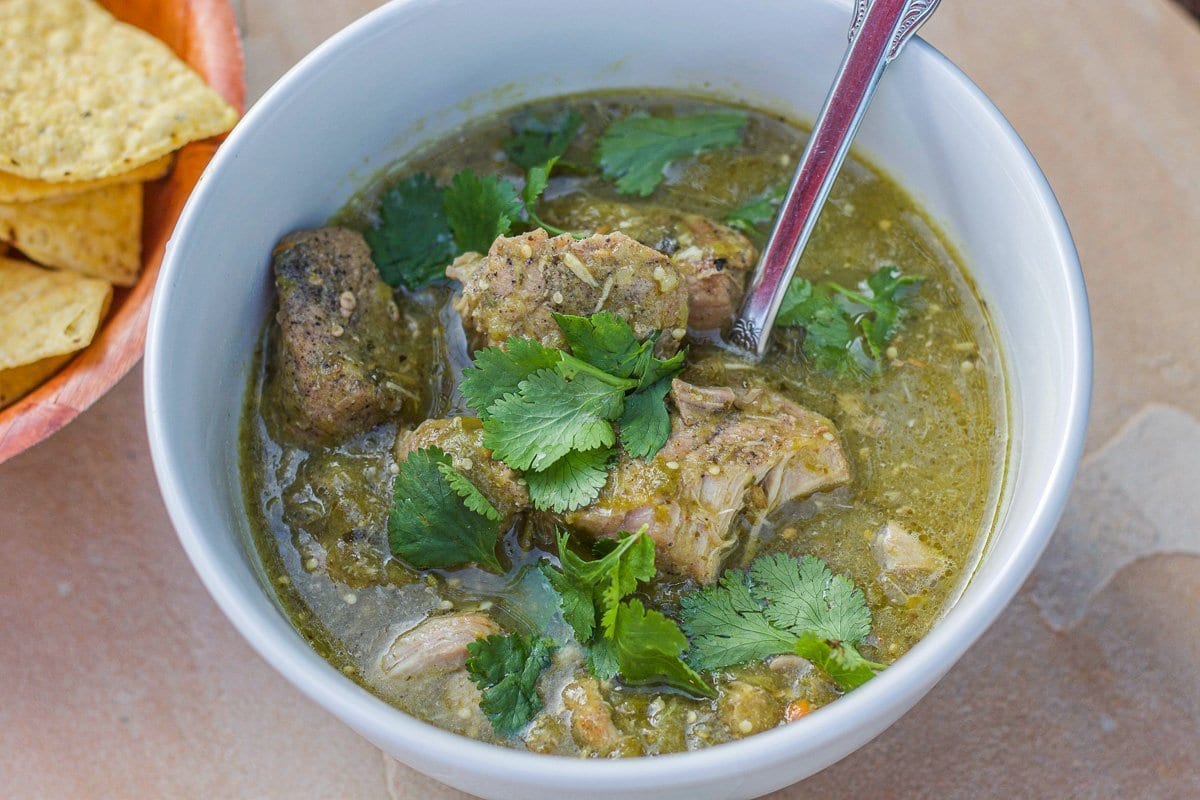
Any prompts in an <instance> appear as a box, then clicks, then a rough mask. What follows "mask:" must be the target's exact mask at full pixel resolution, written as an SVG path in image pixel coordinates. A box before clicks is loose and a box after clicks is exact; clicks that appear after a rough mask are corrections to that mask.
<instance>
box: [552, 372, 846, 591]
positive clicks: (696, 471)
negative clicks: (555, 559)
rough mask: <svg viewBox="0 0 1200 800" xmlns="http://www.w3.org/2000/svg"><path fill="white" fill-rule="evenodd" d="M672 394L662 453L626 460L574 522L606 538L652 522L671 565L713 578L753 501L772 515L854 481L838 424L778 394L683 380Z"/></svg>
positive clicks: (661, 556)
mask: <svg viewBox="0 0 1200 800" xmlns="http://www.w3.org/2000/svg"><path fill="white" fill-rule="evenodd" d="M671 398H672V400H673V402H674V405H675V410H674V411H673V412H672V413H671V435H670V437H669V438H668V439H667V443H666V445H665V446H664V447H663V449H662V450H660V451H659V453H658V455H657V456H655V457H654V458H653V459H651V460H650V461H649V462H646V461H641V460H638V459H630V458H628V457H626V456H622V457H621V458H620V460H619V461H618V462H617V466H616V468H615V469H614V470H613V472H612V473H611V475H610V476H609V479H608V483H607V484H606V485H605V487H604V489H603V490H602V491H601V493H600V497H599V498H598V499H597V500H596V502H595V503H593V504H592V505H590V506H587V507H585V508H582V509H580V510H579V511H576V512H573V513H572V514H570V515H569V516H568V517H567V522H568V523H569V524H570V525H573V526H574V527H576V528H578V529H580V530H583V531H587V532H590V533H592V534H594V535H597V536H608V537H612V536H616V535H617V534H618V533H619V532H620V531H636V530H638V529H639V528H640V527H641V526H642V525H647V526H649V527H648V532H649V534H650V536H651V538H653V539H654V542H655V545H656V547H657V550H658V563H659V565H660V566H661V567H662V568H663V569H664V570H665V571H667V572H669V573H672V574H676V575H681V576H687V577H692V578H695V579H696V580H698V581H700V582H702V583H711V582H712V581H713V580H715V579H716V577H717V575H718V573H719V572H720V569H721V563H722V562H723V561H724V559H725V556H726V555H727V554H728V553H729V551H730V550H731V549H732V548H733V546H734V545H735V544H736V536H735V535H734V533H733V525H734V521H735V520H736V518H737V516H738V515H739V514H740V513H741V512H742V511H743V509H745V508H746V507H747V506H748V505H753V507H754V509H755V511H756V512H757V513H762V514H768V513H770V512H771V511H773V510H774V509H776V508H778V507H779V506H780V505H782V504H783V503H786V502H787V501H789V500H794V499H799V498H803V497H807V496H808V495H811V494H813V493H815V492H820V491H826V490H829V489H833V488H835V487H837V486H840V485H841V484H844V483H846V482H847V481H848V480H849V479H850V469H849V465H848V464H847V462H846V457H845V454H844V453H843V452H842V447H841V444H840V443H839V441H838V436H837V432H836V430H835V429H834V427H833V423H832V422H830V421H829V420H828V419H826V418H825V417H823V416H821V415H820V414H817V413H815V412H813V411H809V410H808V409H805V408H802V407H800V406H798V405H797V404H795V403H793V402H792V401H790V400H788V399H787V398H786V397H783V396H782V395H780V394H778V393H776V392H772V391H770V390H768V389H765V388H763V387H760V386H752V387H750V388H726V387H700V386H693V385H691V384H689V383H686V382H684V381H681V380H678V379H677V380H675V381H674V383H673V384H672V388H671Z"/></svg>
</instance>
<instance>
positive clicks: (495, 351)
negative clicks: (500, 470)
mask: <svg viewBox="0 0 1200 800" xmlns="http://www.w3.org/2000/svg"><path fill="white" fill-rule="evenodd" d="M560 356H561V353H559V351H557V350H552V349H550V348H548V347H544V346H543V345H542V344H541V343H540V342H538V341H537V340H536V339H524V338H516V337H513V338H511V339H509V340H508V341H507V342H506V343H505V345H504V349H503V350H501V349H500V348H499V347H488V348H486V349H484V350H477V351H476V352H475V355H474V362H473V363H472V364H471V366H470V367H467V368H466V369H464V370H463V374H462V383H460V384H459V391H460V392H462V396H463V397H464V398H465V399H466V401H467V403H469V404H470V406H471V408H473V409H475V412H476V413H477V414H479V418H480V419H482V420H487V419H488V418H490V417H491V407H492V405H493V404H494V403H495V402H496V401H497V400H499V399H500V398H502V397H504V396H505V395H509V394H516V393H517V391H518V388H519V387H520V385H521V381H523V380H525V379H526V378H528V377H529V376H530V375H532V374H533V373H535V372H537V371H538V370H541V369H554V366H555V365H556V364H558V361H559V357H560Z"/></svg>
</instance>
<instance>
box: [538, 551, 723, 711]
mask: <svg viewBox="0 0 1200 800" xmlns="http://www.w3.org/2000/svg"><path fill="white" fill-rule="evenodd" d="M569 541H570V540H569V537H568V535H567V534H566V533H563V532H560V533H559V534H558V558H559V566H557V567H555V566H552V565H550V564H548V563H545V564H543V565H542V571H543V572H544V573H545V575H546V578H547V580H548V581H549V582H550V585H551V586H552V587H554V589H555V590H556V591H557V592H558V594H559V597H560V599H561V603H562V611H563V618H564V619H565V620H566V621H567V624H568V625H570V626H571V628H572V630H574V632H575V638H576V639H577V640H578V641H579V643H580V644H582V645H584V646H585V647H587V648H588V667H589V668H590V669H591V671H592V672H593V674H595V675H596V676H597V677H600V678H604V679H608V678H613V677H615V676H616V675H617V674H620V675H621V677H622V679H623V680H624V681H625V682H626V683H629V684H631V685H640V684H648V683H665V684H667V685H669V686H672V687H674V688H676V689H679V690H681V691H684V692H688V693H689V694H693V695H697V696H703V697H713V696H714V692H713V690H712V687H710V686H709V685H708V684H707V683H706V682H705V681H704V679H703V678H701V677H700V675H698V674H697V673H696V672H695V670H693V669H692V668H691V667H689V666H688V665H687V664H686V663H685V662H684V661H683V660H682V658H681V657H680V655H681V653H683V651H684V650H685V649H687V644H688V642H687V638H686V637H685V636H684V635H683V632H682V631H681V630H680V629H679V626H678V625H676V624H675V623H674V622H673V621H672V620H670V619H668V618H667V617H666V616H664V615H663V614H661V613H660V612H658V611H654V610H652V609H647V608H646V607H645V606H643V605H642V603H641V601H640V600H637V599H635V598H629V595H631V594H632V593H633V592H634V591H636V590H637V587H638V584H639V583H641V582H644V581H648V580H651V579H652V578H653V577H654V540H653V539H651V538H650V537H649V536H648V535H647V534H646V530H645V528H643V529H642V530H640V531H638V532H637V533H632V534H631V533H622V534H621V536H620V538H619V539H618V540H616V541H615V542H613V541H612V540H602V542H604V543H606V544H607V547H608V549H607V551H602V554H600V555H599V557H597V558H594V559H585V558H582V557H581V556H579V555H577V554H576V553H575V552H574V551H572V550H571V549H570V546H569ZM598 544H599V543H598Z"/></svg>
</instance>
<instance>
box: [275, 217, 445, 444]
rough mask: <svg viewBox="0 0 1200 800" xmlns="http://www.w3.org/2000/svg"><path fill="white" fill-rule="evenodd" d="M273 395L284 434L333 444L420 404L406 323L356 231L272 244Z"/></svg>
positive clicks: (291, 237) (298, 235) (300, 235)
mask: <svg viewBox="0 0 1200 800" xmlns="http://www.w3.org/2000/svg"><path fill="white" fill-rule="evenodd" d="M273 256H274V268H275V288H276V290H277V291H278V293H279V303H278V313H277V314H276V316H275V319H276V322H277V323H278V325H279V330H278V334H277V336H276V343H275V347H276V349H275V364H274V369H275V375H274V380H273V384H274V387H273V388H274V391H276V392H277V394H278V397H279V401H280V404H281V405H282V407H283V409H284V413H282V414H281V415H280V419H282V420H286V422H285V425H286V426H287V429H288V430H287V433H288V434H289V435H291V436H292V437H294V438H297V439H300V440H301V441H304V442H309V443H332V442H336V441H338V440H339V439H342V438H345V437H346V436H349V435H351V434H354V433H358V432H361V431H364V430H367V429H368V428H371V427H372V426H374V425H376V424H377V423H379V422H382V421H384V420H386V419H391V418H394V417H400V416H408V415H411V414H414V413H416V412H418V411H419V409H420V405H421V383H422V381H421V375H420V369H419V364H417V363H416V361H417V359H415V358H413V357H411V354H410V353H409V348H407V347H406V344H405V338H406V335H407V334H408V332H409V331H408V328H407V326H406V325H405V324H404V323H403V322H402V321H401V316H400V310H399V309H398V308H397V306H396V303H395V302H394V301H393V299H392V291H391V289H390V288H389V287H388V286H387V284H385V283H384V282H383V281H382V280H381V279H380V277H379V272H378V271H377V270H376V269H375V265H374V263H372V261H371V251H370V248H369V247H368V246H367V243H366V241H365V240H364V239H363V237H362V234H360V233H358V232H356V231H351V230H347V229H345V228H320V229H318V230H307V231H297V232H295V233H291V234H288V235H287V236H285V237H284V238H283V239H282V240H281V241H280V242H279V244H278V245H276V247H275V252H274V254H273Z"/></svg>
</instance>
